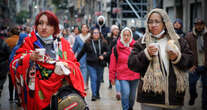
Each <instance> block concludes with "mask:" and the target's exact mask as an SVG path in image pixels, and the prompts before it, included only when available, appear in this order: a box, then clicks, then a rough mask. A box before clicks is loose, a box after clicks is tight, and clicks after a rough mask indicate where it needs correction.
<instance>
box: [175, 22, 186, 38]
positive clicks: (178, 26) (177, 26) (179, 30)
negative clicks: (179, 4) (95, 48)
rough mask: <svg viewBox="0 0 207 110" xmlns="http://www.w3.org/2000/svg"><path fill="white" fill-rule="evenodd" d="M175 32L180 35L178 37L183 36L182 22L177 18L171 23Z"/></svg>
mask: <svg viewBox="0 0 207 110" xmlns="http://www.w3.org/2000/svg"><path fill="white" fill-rule="evenodd" d="M173 26H174V29H175V32H176V33H177V34H178V35H179V36H180V37H185V33H184V32H183V22H182V20H181V19H179V18H177V19H176V20H175V21H174V23H173Z"/></svg>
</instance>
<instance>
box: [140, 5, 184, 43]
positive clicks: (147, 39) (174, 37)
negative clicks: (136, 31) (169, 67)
mask: <svg viewBox="0 0 207 110" xmlns="http://www.w3.org/2000/svg"><path fill="white" fill-rule="evenodd" d="M152 13H158V14H160V16H161V17H162V19H163V22H164V25H165V30H166V33H167V34H168V36H169V39H171V40H174V41H175V43H176V44H177V45H178V46H179V42H178V39H179V38H180V37H179V35H177V34H176V32H175V30H174V27H173V24H172V23H171V21H170V18H169V17H168V14H167V13H166V11H164V10H163V9H159V8H155V9H153V10H151V11H150V12H149V13H148V15H147V19H146V21H145V25H146V30H145V31H146V32H145V34H144V38H143V39H142V43H145V44H146V45H149V43H151V42H152V37H151V35H150V32H149V28H148V25H147V22H148V20H149V17H150V15H151V14H152Z"/></svg>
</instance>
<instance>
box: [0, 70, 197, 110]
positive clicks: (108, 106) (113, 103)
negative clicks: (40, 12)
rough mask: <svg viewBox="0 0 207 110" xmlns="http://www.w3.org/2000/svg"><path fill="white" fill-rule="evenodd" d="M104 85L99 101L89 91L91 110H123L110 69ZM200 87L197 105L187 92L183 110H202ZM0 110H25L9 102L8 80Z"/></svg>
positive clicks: (138, 108) (136, 107)
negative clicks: (110, 81)
mask: <svg viewBox="0 0 207 110" xmlns="http://www.w3.org/2000/svg"><path fill="white" fill-rule="evenodd" d="M104 76H105V77H104V79H105V80H104V83H102V86H101V92H100V94H101V99H100V100H97V101H95V102H92V101H91V92H90V89H89V90H88V91H87V97H86V99H87V102H88V104H89V108H90V110H121V101H117V100H116V98H115V89H114V87H113V89H108V69H107V68H105V74H104ZM197 87H198V89H197V90H198V91H199V92H198V93H199V96H198V98H197V99H196V103H195V105H194V106H191V107H190V106H188V105H187V104H188V99H189V94H188V92H186V98H185V99H186V100H185V106H184V107H183V110H201V99H200V97H201V92H200V91H201V88H200V82H199V83H198V85H197ZM0 104H1V106H0V110H23V109H21V108H20V107H17V105H16V104H15V103H10V102H9V91H8V80H7V82H6V83H5V85H4V90H3V93H2V97H1V99H0ZM134 110H141V109H140V104H139V103H137V102H135V105H134Z"/></svg>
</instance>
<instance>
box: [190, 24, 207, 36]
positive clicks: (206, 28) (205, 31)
mask: <svg viewBox="0 0 207 110" xmlns="http://www.w3.org/2000/svg"><path fill="white" fill-rule="evenodd" d="M206 33H207V27H206V26H205V27H204V30H203V32H202V34H206ZM193 34H194V35H195V36H197V32H196V30H195V27H193Z"/></svg>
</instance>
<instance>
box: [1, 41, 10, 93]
mask: <svg viewBox="0 0 207 110" xmlns="http://www.w3.org/2000/svg"><path fill="white" fill-rule="evenodd" d="M10 52H11V50H10V48H9V46H8V45H7V43H6V42H5V41H4V40H3V39H0V97H1V94H2V91H3V86H4V82H5V81H6V77H7V72H8V67H9V66H8V59H9V54H10Z"/></svg>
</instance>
